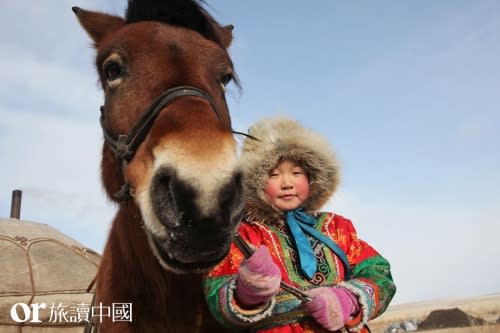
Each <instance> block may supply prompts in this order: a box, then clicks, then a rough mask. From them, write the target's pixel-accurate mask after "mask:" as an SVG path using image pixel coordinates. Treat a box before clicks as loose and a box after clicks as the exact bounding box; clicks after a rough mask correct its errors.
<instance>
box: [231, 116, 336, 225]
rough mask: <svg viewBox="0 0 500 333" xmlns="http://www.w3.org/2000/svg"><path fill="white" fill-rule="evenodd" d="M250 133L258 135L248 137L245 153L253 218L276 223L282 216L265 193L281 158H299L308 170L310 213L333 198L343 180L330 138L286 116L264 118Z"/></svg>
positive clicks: (307, 204) (305, 205)
mask: <svg viewBox="0 0 500 333" xmlns="http://www.w3.org/2000/svg"><path fill="white" fill-rule="evenodd" d="M248 133H249V134H250V135H252V136H254V137H256V138H257V139H258V140H252V139H251V138H247V139H246V140H245V142H244V143H243V150H242V153H241V162H242V167H243V173H244V188H245V205H246V208H247V210H246V213H247V218H248V219H249V220H250V221H259V222H263V223H273V222H277V221H279V220H280V218H281V217H282V215H283V214H282V212H281V211H280V210H279V209H277V208H276V207H274V206H272V205H271V204H270V203H269V201H268V199H267V197H266V194H265V193H264V186H265V184H266V181H267V180H268V179H269V172H270V171H271V170H272V169H274V168H275V167H276V165H277V164H278V162H279V161H281V160H292V161H295V162H296V163H298V164H299V165H300V166H301V167H303V168H304V170H305V172H306V173H307V175H308V178H309V196H308V198H307V199H306V201H305V202H304V203H303V205H302V208H304V209H305V210H306V211H307V212H308V213H311V214H314V213H316V211H317V210H318V209H320V208H321V207H322V206H323V205H324V204H325V203H326V202H327V201H328V200H329V199H330V197H331V196H332V194H333V192H335V189H336V188H337V186H338V183H339V165H338V162H337V160H336V158H335V154H334V152H333V150H332V148H331V146H330V144H329V142H328V140H327V139H326V138H324V137H323V136H321V135H319V134H317V133H314V132H312V131H310V130H308V129H306V128H304V127H302V126H301V125H299V123H297V122H296V121H294V120H292V119H288V118H284V117H277V118H265V119H261V120H259V121H258V122H257V123H255V125H253V126H252V127H251V128H250V129H249V131H248Z"/></svg>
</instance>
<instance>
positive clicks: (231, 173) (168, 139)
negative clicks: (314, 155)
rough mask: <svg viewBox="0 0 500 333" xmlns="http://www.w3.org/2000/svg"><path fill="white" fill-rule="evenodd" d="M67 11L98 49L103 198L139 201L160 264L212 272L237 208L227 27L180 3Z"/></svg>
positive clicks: (129, 202)
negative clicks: (122, 11)
mask: <svg viewBox="0 0 500 333" xmlns="http://www.w3.org/2000/svg"><path fill="white" fill-rule="evenodd" d="M73 11H74V12H75V13H76V15H77V17H78V20H79V22H80V24H81V26H82V27H83V28H84V29H85V31H86V32H87V33H88V35H89V36H90V37H91V39H92V40H93V42H94V46H95V49H96V52H97V54H96V62H95V64H96V68H97V72H98V76H99V79H100V84H101V86H102V90H103V92H104V105H103V107H102V108H101V112H102V114H101V124H102V127H103V131H104V138H105V142H104V145H103V150H102V162H101V169H102V181H103V184H104V188H105V190H106V192H107V194H108V196H109V197H110V198H111V199H112V200H114V201H116V202H120V204H121V205H122V206H127V205H136V206H137V207H138V209H139V211H140V215H141V217H142V221H143V227H144V230H145V233H146V235H147V240H148V243H149V246H150V248H151V250H152V251H153V253H154V254H155V255H156V257H157V258H158V260H159V262H160V264H161V265H162V266H163V267H164V268H166V269H168V270H171V271H174V272H177V273H192V272H202V271H204V270H207V269H209V268H211V267H212V266H213V265H215V264H216V263H217V262H219V261H220V260H221V259H222V258H223V257H224V256H225V255H226V254H227V253H228V251H229V246H230V243H231V240H232V234H233V232H234V230H235V228H236V226H237V224H238V222H239V219H240V217H241V212H242V197H241V192H242V180H241V177H242V176H241V171H240V168H239V165H238V161H237V154H236V142H235V140H234V137H233V134H232V127H231V117H230V114H229V111H228V107H227V104H226V101H225V86H226V84H228V83H229V81H231V80H233V79H234V78H235V74H234V69H233V64H232V62H231V59H230V57H229V55H228V52H227V48H228V47H229V45H230V43H231V40H232V27H231V26H225V27H223V26H221V25H219V24H218V23H217V22H216V21H215V20H214V19H213V18H212V17H211V16H210V15H208V14H207V12H205V11H204V10H203V9H202V8H201V7H200V6H199V4H198V3H197V2H195V1H186V0H182V1H179V0H177V1H156V2H155V1H129V6H128V8H127V12H126V15H125V18H121V17H118V16H113V15H108V14H104V13H100V12H94V11H87V10H83V9H80V8H77V7H74V8H73ZM116 193H119V194H120V198H116V197H115V194H116ZM126 196H130V198H129V199H128V200H127V199H126Z"/></svg>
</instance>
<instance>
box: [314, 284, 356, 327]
mask: <svg viewBox="0 0 500 333" xmlns="http://www.w3.org/2000/svg"><path fill="white" fill-rule="evenodd" d="M308 294H309V296H310V297H311V298H312V301H310V302H307V303H306V304H305V308H306V310H307V311H308V312H309V313H310V314H311V315H312V316H313V317H314V319H316V321H317V322H318V323H319V324H320V325H321V326H323V327H324V328H326V329H327V330H329V331H336V330H339V329H341V328H342V327H344V326H345V323H346V322H347V321H348V320H349V318H350V316H351V315H352V314H354V313H356V312H357V311H358V310H359V303H358V300H357V298H356V296H354V294H352V293H351V292H350V291H349V290H347V289H345V288H327V287H320V288H316V289H313V290H311V291H309V292H308Z"/></svg>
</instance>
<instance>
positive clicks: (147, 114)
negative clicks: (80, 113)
mask: <svg viewBox="0 0 500 333" xmlns="http://www.w3.org/2000/svg"><path fill="white" fill-rule="evenodd" d="M182 96H195V97H201V98H203V99H204V100H206V101H208V103H209V104H210V106H211V107H212V110H213V111H214V112H215V114H216V115H217V118H218V119H219V121H222V116H221V114H220V112H219V110H218V109H217V106H216V104H215V102H214V100H213V98H212V96H210V95H209V94H207V93H206V92H204V91H203V90H200V89H198V88H195V87H192V86H177V87H174V88H170V89H168V90H166V91H165V92H163V93H162V94H161V95H160V96H158V97H157V98H156V99H155V100H154V101H153V103H151V105H150V106H149V107H148V108H147V109H146V110H145V111H144V113H143V114H142V115H141V117H140V118H139V120H137V122H136V123H135V124H134V126H133V127H132V129H131V130H130V131H129V133H128V134H118V139H115V138H114V137H113V136H112V135H111V134H110V133H109V132H108V131H107V130H106V127H105V125H104V114H105V112H104V111H105V109H104V106H101V108H100V110H101V117H100V119H99V122H100V124H101V128H102V131H103V134H104V140H105V141H106V143H107V144H108V147H109V148H110V149H111V151H113V153H114V154H115V156H116V158H117V159H118V160H119V161H120V162H121V164H122V175H123V178H124V184H123V185H122V186H121V188H120V190H119V191H118V192H116V193H115V194H114V195H113V196H114V197H115V198H117V199H119V200H121V201H127V200H128V199H129V198H131V194H130V184H129V183H128V182H127V180H126V179H125V169H126V168H127V165H128V163H129V162H130V161H131V160H132V158H133V157H134V155H135V152H136V151H137V148H139V146H140V144H141V143H142V142H143V141H144V139H145V138H146V135H147V134H148V133H149V131H150V130H151V127H152V126H153V124H154V122H155V120H156V117H157V116H158V114H159V113H160V111H161V110H162V109H163V108H164V107H165V106H167V105H169V104H170V103H172V102H173V101H174V100H175V99H177V98H179V97H182ZM238 134H241V133H238Z"/></svg>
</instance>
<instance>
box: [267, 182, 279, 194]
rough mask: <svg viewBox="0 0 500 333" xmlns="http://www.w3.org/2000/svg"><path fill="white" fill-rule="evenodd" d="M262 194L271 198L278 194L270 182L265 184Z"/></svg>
mask: <svg viewBox="0 0 500 333" xmlns="http://www.w3.org/2000/svg"><path fill="white" fill-rule="evenodd" d="M264 193H266V194H267V195H268V196H269V197H271V198H273V197H275V196H276V195H277V194H278V188H277V187H276V186H275V185H274V184H273V183H271V182H267V183H266V185H265V186H264Z"/></svg>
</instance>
